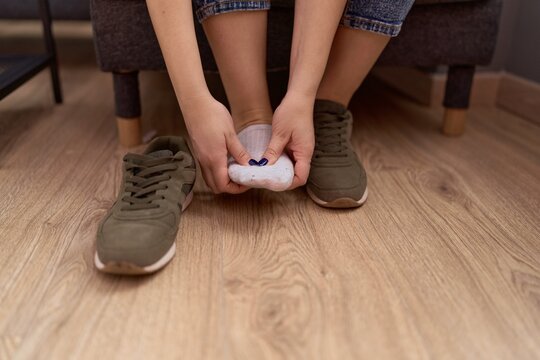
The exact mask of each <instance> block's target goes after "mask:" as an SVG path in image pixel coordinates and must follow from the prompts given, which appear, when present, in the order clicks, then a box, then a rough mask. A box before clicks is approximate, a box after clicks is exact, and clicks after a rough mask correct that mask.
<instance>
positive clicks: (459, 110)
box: [442, 65, 475, 136]
mask: <svg viewBox="0 0 540 360" xmlns="http://www.w3.org/2000/svg"><path fill="white" fill-rule="evenodd" d="M474 71H475V68H474V66H472V65H452V66H450V68H449V69H448V78H447V80H446V90H445V95H444V103H443V104H444V107H445V112H444V119H443V126H442V132H443V133H444V134H445V135H448V136H459V135H461V134H463V133H464V132H465V123H466V117H467V109H468V107H469V100H470V97H471V88H472V83H473V78H474Z"/></svg>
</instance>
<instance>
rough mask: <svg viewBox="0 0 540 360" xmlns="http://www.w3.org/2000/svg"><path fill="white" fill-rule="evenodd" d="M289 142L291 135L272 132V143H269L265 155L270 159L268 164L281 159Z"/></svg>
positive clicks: (264, 156)
mask: <svg viewBox="0 0 540 360" xmlns="http://www.w3.org/2000/svg"><path fill="white" fill-rule="evenodd" d="M288 142H289V136H287V135H285V134H279V133H272V138H271V139H270V144H268V147H267V148H266V151H265V152H264V155H263V158H266V159H268V165H273V164H274V163H275V162H276V161H277V159H279V157H280V156H281V154H282V153H283V149H284V148H285V146H286V145H287V143H288Z"/></svg>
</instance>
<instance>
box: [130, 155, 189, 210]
mask: <svg viewBox="0 0 540 360" xmlns="http://www.w3.org/2000/svg"><path fill="white" fill-rule="evenodd" d="M182 160H183V157H182V156H180V157H178V156H176V157H175V156H163V157H159V158H156V157H152V156H149V155H138V154H127V155H126V156H125V157H124V162H126V170H127V171H128V172H129V173H130V175H129V176H128V177H127V179H126V183H127V186H126V188H125V191H126V192H128V193H129V195H127V196H124V197H123V198H122V202H123V203H124V206H122V207H121V210H123V211H131V210H141V209H155V208H159V204H157V203H155V201H156V200H162V199H165V197H164V196H162V195H158V194H156V191H158V190H166V189H167V187H168V186H167V184H166V183H165V182H166V181H168V180H170V179H171V176H170V175H169V174H167V172H170V171H174V170H176V169H178V164H177V162H178V161H182Z"/></svg>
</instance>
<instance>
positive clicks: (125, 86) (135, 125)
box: [113, 71, 142, 147]
mask: <svg viewBox="0 0 540 360" xmlns="http://www.w3.org/2000/svg"><path fill="white" fill-rule="evenodd" d="M113 81H114V96H115V104H116V126H117V128H118V141H119V142H120V144H121V145H122V146H125V147H133V146H137V145H139V144H141V142H142V135H141V99H140V94H139V79H138V72H137V71H132V72H114V73H113Z"/></svg>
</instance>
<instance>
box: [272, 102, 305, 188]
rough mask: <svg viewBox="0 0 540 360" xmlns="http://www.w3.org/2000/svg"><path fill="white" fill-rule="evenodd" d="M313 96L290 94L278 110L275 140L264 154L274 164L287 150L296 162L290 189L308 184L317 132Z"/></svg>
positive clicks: (273, 130) (274, 124) (274, 132)
mask: <svg viewBox="0 0 540 360" xmlns="http://www.w3.org/2000/svg"><path fill="white" fill-rule="evenodd" d="M314 101H315V99H314V98H313V97H310V96H304V95H300V94H294V93H287V95H285V97H284V98H283V101H282V102H281V104H280V105H279V106H278V108H277V109H276V111H275V112H274V117H273V119H272V139H271V140H270V144H269V145H268V148H267V150H266V152H265V154H264V157H266V158H267V159H268V163H269V164H270V165H271V164H273V163H275V162H276V160H277V159H278V158H279V157H280V156H281V153H282V152H283V150H284V149H287V150H288V152H289V154H290V155H291V157H292V160H293V162H294V179H293V182H292V185H291V187H290V189H294V188H296V187H298V186H302V185H304V184H305V183H306V181H307V178H308V175H309V168H310V163H311V156H312V155H313V148H314V147H315V135H314V130H313V104H314Z"/></svg>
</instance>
